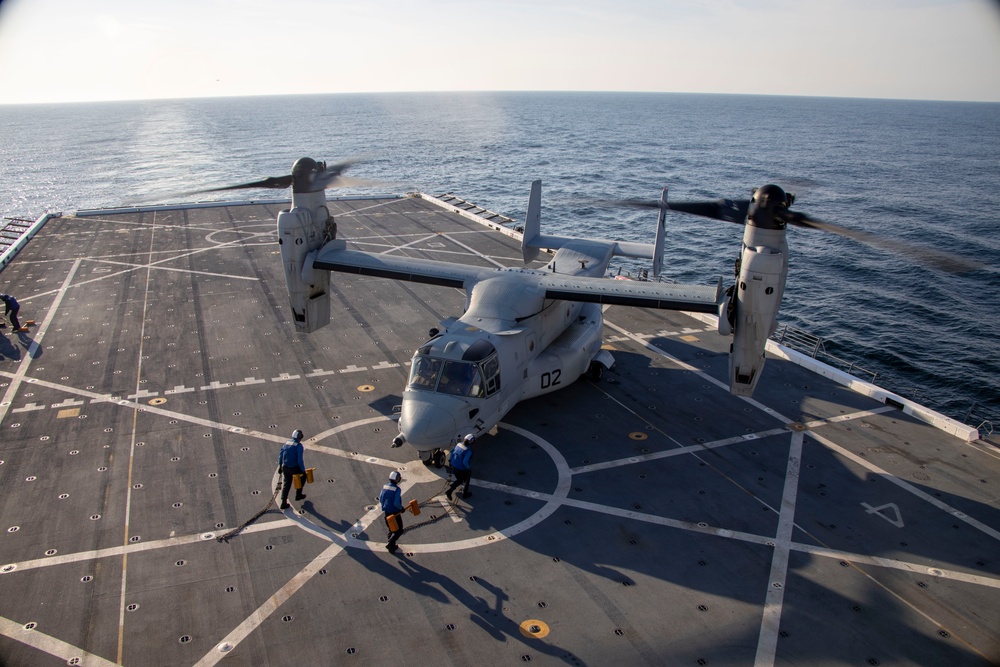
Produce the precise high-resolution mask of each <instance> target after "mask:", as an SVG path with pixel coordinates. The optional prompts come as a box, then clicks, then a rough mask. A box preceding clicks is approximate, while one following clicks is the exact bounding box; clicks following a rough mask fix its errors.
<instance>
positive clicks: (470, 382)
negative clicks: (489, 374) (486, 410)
mask: <svg viewBox="0 0 1000 667" xmlns="http://www.w3.org/2000/svg"><path fill="white" fill-rule="evenodd" d="M494 365H496V364H494ZM407 389H416V390H418V391H436V392H438V393H439V394H448V395H450V396H471V397H473V398H481V397H483V396H486V393H487V392H486V383H484V382H483V374H482V372H481V370H480V368H479V364H478V363H475V362H472V361H452V360H447V359H438V358H435V357H430V356H427V355H425V354H421V353H419V352H418V353H417V354H416V355H414V357H413V366H412V369H411V370H410V381H409V383H408V384H407Z"/></svg>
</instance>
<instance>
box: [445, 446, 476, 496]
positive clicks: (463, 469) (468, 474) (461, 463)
mask: <svg viewBox="0 0 1000 667" xmlns="http://www.w3.org/2000/svg"><path fill="white" fill-rule="evenodd" d="M475 441H476V436H474V435H472V434H471V433H470V434H469V435H467V436H465V437H464V438H463V439H462V441H461V442H459V443H458V444H457V445H455V449H453V450H451V456H449V457H448V463H449V464H450V465H451V469H452V471H454V473H455V481H454V482H452V484H451V486H450V487H448V490H447V491H445V492H444V495H445V496H447V497H448V500H451V494H452V492H453V491H454V490H455V489H457V488H458V487H459V486H460V485H462V484H464V485H465V488H464V489H462V497H463V498H468V497H469V496H471V495H472V492H471V491H469V482H470V481H472V443H474V442H475Z"/></svg>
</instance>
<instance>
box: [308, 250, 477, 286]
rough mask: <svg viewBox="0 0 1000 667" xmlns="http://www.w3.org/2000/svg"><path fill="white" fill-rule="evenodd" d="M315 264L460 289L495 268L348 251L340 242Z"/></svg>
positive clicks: (367, 274) (364, 274) (344, 271)
mask: <svg viewBox="0 0 1000 667" xmlns="http://www.w3.org/2000/svg"><path fill="white" fill-rule="evenodd" d="M312 266H313V268H315V269H322V270H325V271H339V272H341V273H354V274H357V275H361V276H375V277H378V278H392V279H394V280H406V281H409V282H415V283H426V284H428V285H441V286H444V287H458V288H463V287H465V284H466V281H468V280H473V281H475V280H478V279H479V278H480V276H481V274H483V273H489V272H491V271H493V269H491V268H489V267H480V266H469V265H466V264H453V263H451V262H440V261H436V260H433V259H418V258H415V257H403V256H401V255H388V254H374V253H370V252H362V251H360V250H347V249H345V248H344V246H343V245H342V242H339V241H333V242H332V243H330V244H328V245H326V246H325V247H324V248H323V249H322V250H320V252H319V254H318V255H317V257H316V259H315V260H314V261H313V264H312Z"/></svg>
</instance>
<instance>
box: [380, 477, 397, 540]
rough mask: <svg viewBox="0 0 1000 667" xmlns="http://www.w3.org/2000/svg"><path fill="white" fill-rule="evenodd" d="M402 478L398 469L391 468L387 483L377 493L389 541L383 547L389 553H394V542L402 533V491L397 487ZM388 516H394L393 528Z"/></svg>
mask: <svg viewBox="0 0 1000 667" xmlns="http://www.w3.org/2000/svg"><path fill="white" fill-rule="evenodd" d="M402 479H403V476H402V475H400V474H399V471H396V470H393V471H392V472H391V473H389V482H388V484H386V485H385V486H383V487H382V491H381V493H379V494H378V501H379V503H381V505H382V511H383V512H385V526H386V528H388V529H389V542H388V544H386V545H385V548H386V549H388V550H389V553H391V554H392V553H396V542H397V541H398V540H399V538H400V536H401V535H402V534H403V492H402V490H401V489H400V488H399V482H400V481H402ZM389 517H395V524H396V526H395V527H396V529H395V530H393V527H392V526H391V525H390V524H389Z"/></svg>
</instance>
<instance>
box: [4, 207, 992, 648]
mask: <svg viewBox="0 0 1000 667" xmlns="http://www.w3.org/2000/svg"><path fill="white" fill-rule="evenodd" d="M284 206H287V204H286V203H282V202H281V201H278V200H273V201H271V200H268V201H259V202H217V203H210V204H203V205H185V206H178V207H149V208H142V209H114V210H106V211H80V212H77V213H75V214H66V215H63V216H61V217H53V218H51V219H50V220H48V221H47V222H46V223H45V225H44V227H43V228H42V229H41V230H40V231H38V233H37V235H35V237H34V238H33V240H31V242H30V243H29V244H27V245H26V246H25V247H24V249H23V250H21V252H20V254H19V255H18V256H17V258H16V260H15V261H13V262H11V263H10V264H9V265H7V266H6V267H5V268H4V269H3V273H2V274H0V285H2V290H0V291H3V292H7V293H11V294H13V295H15V296H16V297H17V298H18V300H19V301H20V302H21V304H22V305H21V312H20V318H21V320H22V321H24V320H26V319H31V320H34V321H35V324H34V325H33V326H31V327H29V330H28V331H27V332H12V331H11V329H10V327H9V325H8V326H7V328H5V329H3V330H2V333H3V336H2V337H0V487H2V488H3V490H4V493H3V496H2V498H0V516H2V521H0V665H12V666H13V665H65V664H70V665H112V664H120V665H136V666H139V665H141V666H148V665H214V664H224V665H255V666H257V665H288V664H299V665H310V664H338V665H351V664H356V665H376V664H392V663H393V662H394V661H401V660H402V661H406V662H412V663H414V664H434V665H456V666H458V665H469V664H484V665H505V664H509V665H514V664H524V663H531V664H543V665H574V666H582V665H591V666H596V665H610V664H614V665H664V664H670V665H692V666H698V665H709V666H711V665H747V664H755V665H790V664H837V665H839V664H843V665H901V664H903V665H905V664H912V665H989V664H1000V590H998V589H1000V490H998V488H1000V450H998V448H997V447H996V446H995V443H991V442H989V441H985V440H975V439H974V436H970V437H964V436H963V435H962V434H963V433H966V434H967V433H968V429H964V430H963V428H962V427H961V425H956V424H951V423H950V420H947V419H944V418H943V417H939V416H937V417H934V416H933V415H931V417H930V418H928V416H927V415H928V414H929V413H930V411H926V410H921V409H919V406H912V405H910V404H908V402H906V401H904V400H902V399H900V397H895V396H889V397H887V396H886V392H880V391H878V390H877V388H872V387H870V386H867V387H866V388H863V387H862V385H864V383H861V382H860V381H856V382H855V381H854V380H853V379H850V378H848V379H846V380H845V378H844V376H843V374H838V373H835V372H832V371H831V372H825V371H823V369H818V368H817V366H816V364H815V363H814V362H812V361H811V360H810V361H808V363H805V365H803V364H802V363H797V361H801V360H799V359H798V358H797V356H796V355H795V354H794V353H793V352H789V351H785V350H781V349H779V348H778V347H777V346H774V347H773V348H772V352H773V354H772V355H771V358H770V359H769V361H768V362H767V365H766V367H765V368H764V371H763V377H762V378H761V380H760V382H759V384H758V386H757V390H756V393H755V394H754V396H753V398H752V399H745V398H739V397H734V396H732V395H730V393H729V391H728V385H727V383H726V375H727V373H728V361H727V353H728V348H729V340H730V339H729V338H726V337H723V336H721V335H719V334H718V333H717V327H716V325H715V324H714V322H712V318H711V317H708V318H706V317H704V316H699V317H694V316H690V315H688V314H685V313H679V312H671V311H658V310H648V309H639V308H629V307H624V306H609V307H606V309H605V312H604V344H605V348H606V349H608V350H610V351H611V353H612V355H613V356H614V359H615V363H614V366H613V367H612V368H611V369H610V370H608V371H606V372H605V373H604V375H603V378H602V379H601V380H599V381H593V380H590V379H584V378H581V379H580V380H578V381H576V382H574V383H572V384H571V385H569V386H567V387H565V388H564V389H562V390H560V391H557V392H554V393H552V394H547V395H544V396H540V397H538V398H535V399H531V400H528V401H525V402H522V403H520V404H518V405H517V406H516V407H515V408H514V409H513V410H512V411H511V412H510V413H509V414H508V415H507V416H506V418H505V419H504V420H503V423H502V424H501V425H500V428H499V429H498V431H497V433H496V434H495V435H491V436H485V437H482V438H480V439H479V440H478V441H477V442H476V444H475V445H474V449H473V460H472V486H471V490H472V495H471V496H470V497H469V498H465V499H463V498H461V497H460V496H456V498H455V500H454V501H453V502H449V501H448V500H447V499H446V498H445V496H444V491H445V488H446V484H447V480H448V473H447V469H446V468H440V469H439V468H436V467H434V466H433V465H431V466H427V465H425V464H424V463H422V462H421V461H420V460H418V458H417V452H416V451H415V450H413V449H412V448H410V447H409V446H408V445H404V446H402V447H398V448H393V447H391V441H392V439H393V437H394V436H395V435H396V433H397V429H396V424H395V421H394V420H395V419H397V418H398V409H399V405H400V403H401V400H402V398H401V397H402V392H403V389H404V387H405V385H406V382H407V377H408V375H409V364H410V359H411V357H412V355H413V352H414V350H415V349H416V348H417V347H419V346H420V345H421V344H422V343H424V342H425V341H426V340H427V338H428V331H429V330H430V329H431V328H433V327H436V326H438V325H439V322H440V321H442V320H444V319H446V318H448V317H452V316H459V315H461V314H462V312H463V308H464V307H465V304H466V295H465V293H464V292H463V291H462V290H459V289H454V288H451V287H441V286H434V285H427V284H416V283H408V282H397V281H393V280H388V279H382V278H372V277H365V276H354V275H347V274H339V273H334V274H332V281H331V294H330V298H331V309H330V310H331V324H330V325H329V326H327V327H325V328H323V329H320V330H319V331H316V332H314V333H312V334H308V335H306V334H297V333H295V329H294V326H293V324H292V322H291V321H290V319H291V317H290V312H289V307H288V298H287V293H286V290H285V282H284V281H285V278H284V274H283V271H282V267H281V256H280V253H279V249H278V245H277V243H276V241H277V235H276V233H275V217H276V216H277V214H278V213H279V211H280V210H281V209H282V208H283V207H284ZM328 206H329V209H330V212H331V213H332V214H333V216H334V218H335V220H336V223H337V234H338V238H346V239H348V243H349V245H350V246H351V247H354V248H357V249H362V250H366V251H368V252H383V253H388V254H397V255H402V256H408V257H416V258H425V259H438V260H441V259H444V260H448V259H453V260H454V261H456V262H462V263H466V264H475V265H480V266H482V267H484V268H490V267H508V266H509V267H513V266H520V265H521V264H522V259H521V250H520V246H519V234H518V233H517V231H515V229H514V228H513V225H512V224H511V221H510V220H509V219H506V218H503V217H502V216H494V217H491V216H487V215H482V214H481V213H480V212H469V211H464V210H462V209H463V208H465V207H464V206H462V207H457V206H455V205H452V204H449V203H446V202H445V201H443V200H442V199H441V198H435V197H430V196H426V195H422V196H421V195H416V196H400V197H394V196H392V197H390V196H387V197H372V198H365V197H362V198H349V197H348V198H340V199H335V198H331V200H330V202H329V204H328ZM544 224H545V223H544V212H543V217H542V226H543V229H544ZM668 253H669V249H668ZM544 261H545V259H544V256H543V258H542V259H539V260H538V261H536V263H535V264H533V266H541V265H542V264H543V263H544ZM668 262H669V256H668ZM705 280H706V284H712V283H713V282H714V277H713V276H711V275H706V278H705ZM789 289H790V290H791V289H794V285H789ZM817 370H819V371H820V372H817ZM501 372H502V371H501ZM847 385H850V386H847ZM928 421H933V422H935V423H934V424H931V423H928ZM295 429H302V430H303V431H304V433H305V438H304V440H303V442H304V445H305V448H306V449H305V462H306V465H307V467H314V468H315V479H314V482H313V483H312V484H307V485H306V487H305V489H304V490H305V493H306V494H307V497H306V499H305V500H304V501H301V502H295V501H293V502H292V508H291V509H289V510H286V511H284V512H281V511H279V510H278V508H277V504H276V503H274V504H271V505H270V506H269V505H268V502H269V500H270V499H271V498H272V495H273V494H274V492H275V484H276V482H277V481H278V475H277V472H276V467H277V453H278V449H279V448H280V446H281V444H282V443H284V442H285V441H286V440H287V439H288V437H289V436H290V435H291V433H292V431H293V430H295ZM393 470H398V471H400V472H401V473H402V476H403V482H402V484H401V486H402V489H403V502H404V503H406V502H409V501H410V500H412V499H416V500H418V501H419V502H420V503H421V508H420V509H421V511H420V514H419V516H413V515H412V514H410V513H406V514H405V515H404V525H405V526H406V527H407V531H406V532H405V533H404V534H403V536H402V538H401V539H400V542H399V544H400V547H401V548H400V550H399V551H398V552H396V553H395V554H389V553H388V552H387V551H386V549H385V543H386V537H387V535H386V532H387V531H386V527H385V524H384V522H383V519H382V512H381V509H380V507H379V505H378V503H377V501H376V497H377V495H378V493H379V490H380V489H381V487H382V485H383V484H384V483H385V481H386V479H387V478H388V475H389V473H390V472H391V471H393ZM265 507H268V509H267V511H266V512H264V513H263V514H262V515H260V516H259V518H257V519H256V520H254V521H252V522H251V523H249V524H247V523H246V522H248V521H249V520H251V519H252V518H253V517H254V516H255V515H257V514H258V513H259V512H260V511H261V510H262V509H263V508H265ZM244 524H246V525H244ZM240 528H242V530H239V529H240ZM234 531H238V532H235V533H234Z"/></svg>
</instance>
